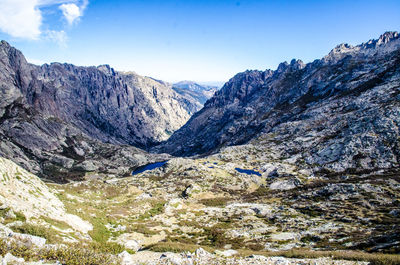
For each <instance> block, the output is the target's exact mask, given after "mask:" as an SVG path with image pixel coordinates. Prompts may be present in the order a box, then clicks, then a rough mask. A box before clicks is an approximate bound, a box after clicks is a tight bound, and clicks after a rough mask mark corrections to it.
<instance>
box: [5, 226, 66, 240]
mask: <svg viewBox="0 0 400 265" xmlns="http://www.w3.org/2000/svg"><path fill="white" fill-rule="evenodd" d="M13 230H14V231H15V232H18V233H22V234H29V235H33V236H39V237H43V238H46V239H47V243H50V244H54V243H57V242H58V241H59V240H58V239H57V236H56V234H57V232H56V231H55V230H54V229H52V228H48V227H44V226H40V225H34V224H29V223H24V224H22V225H20V226H14V227H13Z"/></svg>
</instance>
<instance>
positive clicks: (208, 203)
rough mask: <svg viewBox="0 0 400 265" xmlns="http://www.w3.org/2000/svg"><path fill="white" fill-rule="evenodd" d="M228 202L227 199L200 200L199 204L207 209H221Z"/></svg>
mask: <svg viewBox="0 0 400 265" xmlns="http://www.w3.org/2000/svg"><path fill="white" fill-rule="evenodd" d="M228 201H229V199H228V198H222V197H217V198H210V199H202V200H200V201H199V202H200V203H201V204H203V205H205V206H207V207H223V206H226V204H227V202H228Z"/></svg>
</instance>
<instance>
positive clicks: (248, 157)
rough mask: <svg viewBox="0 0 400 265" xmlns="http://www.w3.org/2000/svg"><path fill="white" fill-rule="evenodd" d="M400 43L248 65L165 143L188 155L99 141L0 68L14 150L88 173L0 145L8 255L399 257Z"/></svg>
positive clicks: (1, 235) (228, 259) (5, 138)
mask: <svg viewBox="0 0 400 265" xmlns="http://www.w3.org/2000/svg"><path fill="white" fill-rule="evenodd" d="M399 42H400V38H399V36H398V34H397V33H394V32H389V33H385V34H384V35H382V36H381V37H380V38H379V39H378V40H372V41H369V42H367V43H364V44H361V45H358V46H354V47H353V46H350V45H339V46H338V47H336V48H335V49H334V50H332V52H331V53H330V54H329V55H327V56H326V57H324V58H323V59H321V60H316V61H314V62H312V63H309V64H306V65H305V64H303V63H302V62H301V61H298V60H297V61H296V60H293V61H292V62H291V63H290V64H288V63H283V64H281V65H280V66H279V67H278V69H277V70H275V71H271V70H267V71H246V72H244V73H240V74H238V75H236V76H235V77H234V78H232V79H231V80H230V81H229V82H228V83H227V84H226V85H225V86H224V87H223V89H222V90H220V91H219V92H217V93H216V94H215V96H214V97H212V98H211V99H210V100H208V101H207V102H206V103H205V106H204V108H203V109H202V110H201V111H199V112H198V113H196V114H195V115H194V116H193V118H191V119H190V121H189V122H188V123H187V124H186V125H185V126H183V127H182V128H181V129H180V130H179V131H178V132H177V133H175V134H174V135H173V136H172V137H171V139H170V140H168V141H167V142H166V143H163V144H162V145H160V146H158V147H157V148H156V149H155V150H156V151H163V150H167V151H168V152H170V153H173V154H183V155H191V154H201V155H199V156H191V157H185V158H183V157H170V156H167V155H159V154H155V153H154V154H149V153H146V152H145V151H142V150H140V149H137V148H134V147H131V146H125V145H124V146H123V145H118V144H112V143H104V142H101V141H100V140H98V139H95V138H94V137H91V136H89V135H88V134H86V133H84V132H83V131H82V130H81V128H79V127H78V126H77V125H75V124H74V123H72V122H69V121H65V120H62V119H61V118H58V117H55V116H46V115H44V114H43V113H42V112H40V108H37V107H35V106H34V105H32V104H29V103H28V101H27V100H26V99H25V97H24V96H23V95H24V93H22V92H21V91H20V90H17V89H15V90H14V91H15V92H14V91H13V90H11V89H10V88H13V87H16V86H17V84H20V83H22V84H23V83H24V82H25V81H24V80H25V79H26V78H22V77H23V76H24V75H22V76H21V75H17V76H21V78H16V76H13V75H7V74H2V75H1V78H4V79H5V80H8V81H7V82H2V83H3V84H14V85H9V87H8V88H7V87H6V86H3V87H2V88H1V89H3V92H2V93H3V95H4V97H3V100H2V101H1V102H2V104H3V105H2V106H3V107H2V108H3V113H2V118H1V119H0V121H1V122H0V129H1V130H0V137H1V141H0V150H1V152H3V153H5V154H6V155H7V156H8V157H11V158H12V160H15V161H16V162H18V164H21V165H23V166H24V167H25V168H29V167H31V168H32V169H34V170H36V171H37V172H39V173H41V174H42V176H48V177H52V178H53V179H54V178H55V176H57V178H56V179H57V180H60V181H62V180H65V179H71V178H72V179H74V180H77V179H79V180H81V181H74V182H69V183H63V184H56V183H48V182H47V183H44V182H42V181H41V180H40V179H39V178H37V177H36V176H35V175H33V174H31V173H29V172H27V171H26V170H24V169H22V168H21V167H19V166H17V165H16V164H15V163H13V162H11V161H9V160H7V159H3V158H1V157H0V178H1V177H2V181H1V182H0V222H1V223H2V224H0V261H1V262H3V263H7V262H9V263H12V262H14V263H18V264H24V263H23V262H24V260H27V261H28V260H29V263H27V264H33V263H35V264H36V263H38V264H42V263H46V264H124V265H133V264H260V265H261V264H321V265H322V264H338V265H339V264H349V265H350V264H354V265H355V264H400V255H398V253H400V233H399V231H400V218H399V217H400V210H399V209H400V207H399V206H400V178H399V176H400V170H399V166H398V157H399V156H398V155H399V139H400V138H399V129H398V126H399V122H400V121H399V114H400V106H399V103H400V69H399V65H400V64H399V60H400V51H399V47H400V43H399ZM13 62H14V61H13ZM27 67H31V66H30V65H28V66H27ZM4 69H5V70H4ZM0 70H2V71H3V70H4V71H6V72H7V71H8V72H10V71H11V69H6V68H0ZM15 73H18V71H15ZM10 91H11V92H12V93H10ZM15 95H19V97H18V99H17V100H15V99H14V97H15ZM4 102H5V103H4ZM208 152H211V153H212V154H207V153H208ZM155 161H157V163H153V164H149V165H146V166H145V167H140V168H139V169H137V170H135V171H134V172H132V173H131V172H130V170H132V169H133V168H136V167H137V166H139V165H143V164H147V163H151V162H155ZM158 161H163V162H158ZM126 173H129V174H126ZM83 176H85V178H83ZM271 256H272V257H271ZM277 256H279V257H277ZM31 262H32V263H31Z"/></svg>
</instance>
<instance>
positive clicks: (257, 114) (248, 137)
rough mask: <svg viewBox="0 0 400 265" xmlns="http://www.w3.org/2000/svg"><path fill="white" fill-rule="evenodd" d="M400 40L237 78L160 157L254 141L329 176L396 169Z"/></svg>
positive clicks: (347, 48)
mask: <svg viewBox="0 0 400 265" xmlns="http://www.w3.org/2000/svg"><path fill="white" fill-rule="evenodd" d="M399 62H400V38H399V34H398V33H397V32H387V33H385V34H383V35H382V36H380V37H379V39H377V40H370V41H368V42H366V43H363V44H361V45H357V46H351V45H349V44H341V45H338V46H337V47H336V48H334V49H333V50H332V51H331V52H330V53H329V54H328V55H327V56H325V57H324V58H322V59H320V60H315V61H314V62H311V63H308V64H304V63H303V62H302V61H300V60H292V61H291V62H290V63H287V62H284V63H281V64H280V65H279V67H278V68H277V69H276V70H275V71H272V70H266V71H257V70H252V71H245V72H243V73H239V74H237V75H236V76H234V77H233V78H232V79H231V80H229V82H227V83H226V84H225V85H224V87H223V88H222V89H221V90H220V91H218V92H217V93H216V94H215V95H214V96H213V97H212V98H211V99H210V100H208V101H207V102H206V104H205V106H204V108H203V109H202V110H201V111H199V112H197V113H196V114H195V115H193V116H192V117H191V119H190V120H189V121H188V122H187V123H186V124H185V125H184V126H183V127H182V128H181V129H179V130H178V131H177V132H175V133H174V134H173V135H172V136H171V138H169V139H168V141H166V142H165V143H163V144H162V145H161V146H160V147H158V149H156V150H158V151H160V150H161V151H163V152H168V153H170V154H173V155H185V156H189V155H194V154H205V153H208V152H215V151H216V150H218V149H220V148H221V147H223V146H230V145H238V144H244V143H249V142H250V143H252V142H257V141H258V140H257V139H258V138H260V137H261V138H262V139H264V137H263V136H265V135H269V136H270V139H269V141H268V145H270V146H271V148H272V147H273V148H278V149H280V152H281V153H282V155H283V156H285V157H286V158H292V159H295V160H297V161H299V163H300V162H304V163H306V164H308V165H320V166H323V167H328V168H331V169H334V170H339V171H340V170H344V169H348V168H390V167H396V166H398V161H399V155H400V146H399V144H400V143H399V128H398V125H399V124H400V119H399V117H400V116H399V113H400V104H399V100H400V98H399V93H400V89H399V87H400V64H399Z"/></svg>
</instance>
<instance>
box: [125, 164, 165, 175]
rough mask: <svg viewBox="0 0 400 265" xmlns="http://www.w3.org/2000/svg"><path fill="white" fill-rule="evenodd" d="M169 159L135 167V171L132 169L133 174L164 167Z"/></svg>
mask: <svg viewBox="0 0 400 265" xmlns="http://www.w3.org/2000/svg"><path fill="white" fill-rule="evenodd" d="M167 162H168V161H163V162H156V163H152V164H147V165H145V166H141V167H138V168H137V169H135V170H134V171H132V175H137V174H139V173H142V172H145V171H147V170H153V169H156V168H158V167H162V166H163V165H165V163H167Z"/></svg>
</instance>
